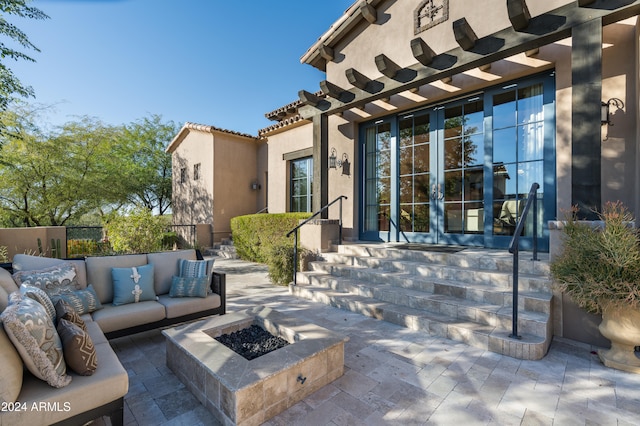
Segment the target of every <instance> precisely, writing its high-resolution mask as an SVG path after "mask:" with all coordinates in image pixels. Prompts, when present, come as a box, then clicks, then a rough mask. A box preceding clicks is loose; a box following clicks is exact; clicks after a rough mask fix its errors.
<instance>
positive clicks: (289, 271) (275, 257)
mask: <svg viewBox="0 0 640 426" xmlns="http://www.w3.org/2000/svg"><path fill="white" fill-rule="evenodd" d="M267 265H268V266H269V279H270V280H271V282H272V283H274V284H278V285H287V284H289V283H290V282H291V281H292V279H293V244H291V243H289V244H276V245H273V246H271V248H270V250H269V259H268V260H267Z"/></svg>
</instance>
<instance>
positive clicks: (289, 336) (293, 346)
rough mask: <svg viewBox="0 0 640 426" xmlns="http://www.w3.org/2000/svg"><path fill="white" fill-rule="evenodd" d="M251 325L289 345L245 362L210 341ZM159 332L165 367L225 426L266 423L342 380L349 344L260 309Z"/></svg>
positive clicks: (275, 312) (332, 335)
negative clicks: (163, 339) (164, 342)
mask: <svg viewBox="0 0 640 426" xmlns="http://www.w3.org/2000/svg"><path fill="white" fill-rule="evenodd" d="M254 324H255V325H258V326H260V327H262V328H263V329H265V330H267V331H268V332H270V333H271V334H273V335H274V336H279V337H282V338H283V339H285V340H287V341H288V342H289V343H290V344H289V345H288V346H285V347H283V348H280V349H277V350H275V351H273V352H270V353H268V354H266V355H263V356H260V357H258V358H256V359H253V360H251V361H248V360H246V359H245V358H244V357H242V356H241V355H239V354H237V353H235V352H234V351H233V350H231V349H229V348H228V347H226V346H225V345H223V344H222V343H219V342H218V341H216V340H215V339H214V338H215V337H218V336H221V335H223V334H229V333H232V332H234V331H237V330H242V329H244V328H247V327H249V326H251V325H254ZM163 334H164V335H165V337H166V339H167V365H168V367H169V368H170V369H171V370H172V371H173V372H174V373H175V374H176V376H177V377H178V378H179V379H180V380H181V381H182V382H183V383H184V384H185V386H186V387H187V388H188V389H189V390H190V391H191V392H192V393H193V394H194V395H195V396H196V398H197V399H198V400H199V401H200V402H201V403H202V404H203V405H204V406H205V407H207V409H208V410H209V411H211V413H213V415H214V416H215V417H216V418H217V419H218V420H219V421H220V422H221V423H222V424H225V425H227V424H238V425H258V424H261V423H263V422H266V421H267V420H269V419H270V418H272V417H273V416H275V415H277V414H279V413H280V412H282V411H284V410H286V409H287V408H289V407H291V406H292V405H294V404H295V403H297V402H298V401H300V400H301V399H303V398H305V397H306V396H308V395H310V394H311V393H313V392H315V391H317V390H318V389H320V388H321V387H323V386H325V385H326V384H328V383H331V382H332V381H334V380H336V379H337V378H339V377H340V376H342V374H343V372H344V343H345V342H346V341H348V340H349V339H348V338H347V337H345V336H342V335H340V334H338V333H334V332H332V331H330V330H327V329H326V328H323V327H319V326H317V325H314V324H310V323H308V322H304V321H302V320H299V319H296V318H292V317H290V316H287V315H285V314H283V313H280V312H277V311H274V310H272V309H270V308H267V307H264V306H258V307H256V308H252V309H248V310H246V311H243V312H235V313H228V314H225V315H222V316H217V317H212V318H210V319H206V320H203V321H198V322H195V323H190V324H186V325H182V326H179V327H175V328H171V329H168V330H165V331H163Z"/></svg>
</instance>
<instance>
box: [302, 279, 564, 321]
mask: <svg viewBox="0 0 640 426" xmlns="http://www.w3.org/2000/svg"><path fill="white" fill-rule="evenodd" d="M297 281H298V283H301V284H312V285H317V286H320V287H327V288H333V289H338V290H341V291H351V290H350V289H349V288H350V287H349V286H351V285H353V284H354V283H356V284H357V285H358V286H359V288H363V287H364V288H372V289H384V290H385V291H393V292H394V293H395V294H398V295H400V294H413V293H415V294H416V295H417V296H415V297H413V299H417V298H430V297H432V295H433V296H450V297H452V298H455V299H458V300H460V301H461V302H460V303H461V304H465V303H467V302H468V303H480V304H490V305H494V306H497V307H499V308H502V307H505V306H506V307H512V306H513V293H512V292H511V291H510V290H509V291H505V290H504V289H499V288H498V289H496V288H495V287H492V286H490V285H487V284H476V283H466V282H461V281H453V280H444V279H436V280H429V279H423V278H416V277H414V276H411V275H407V274H404V273H399V274H385V277H384V279H383V278H382V277H380V278H378V279H368V280H358V279H357V278H356V279H351V278H343V277H336V276H334V275H331V274H327V273H324V272H322V271H314V272H307V273H299V274H298V277H297ZM409 292H413V293H409ZM371 297H378V296H375V295H372V296H371ZM551 297H552V295H551V294H550V293H543V292H536V291H522V290H521V291H519V292H518V308H519V309H524V310H527V311H531V312H539V313H543V314H546V315H549V314H550V313H551ZM413 299H412V300H413ZM395 303H399V302H397V301H396V302H395ZM409 306H411V305H409Z"/></svg>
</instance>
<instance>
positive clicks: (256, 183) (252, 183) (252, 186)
mask: <svg viewBox="0 0 640 426" xmlns="http://www.w3.org/2000/svg"><path fill="white" fill-rule="evenodd" d="M260 188H261V186H260V184H259V183H258V182H251V189H252V190H254V191H257V190H258V189H260Z"/></svg>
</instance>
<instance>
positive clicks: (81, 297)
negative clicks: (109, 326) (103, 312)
mask: <svg viewBox="0 0 640 426" xmlns="http://www.w3.org/2000/svg"><path fill="white" fill-rule="evenodd" d="M59 300H64V301H65V302H67V303H68V304H69V305H71V307H73V310H74V311H76V313H77V314H78V315H82V314H88V313H91V312H93V311H97V310H98V309H102V304H101V303H100V300H99V299H98V295H97V294H96V291H95V290H94V289H93V286H92V285H91V284H89V285H88V286H87V288H85V289H83V290H75V291H70V292H66V293H60V294H58V295H57V296H51V302H53V305H54V306H55V305H56V304H57V303H58V301H59Z"/></svg>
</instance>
